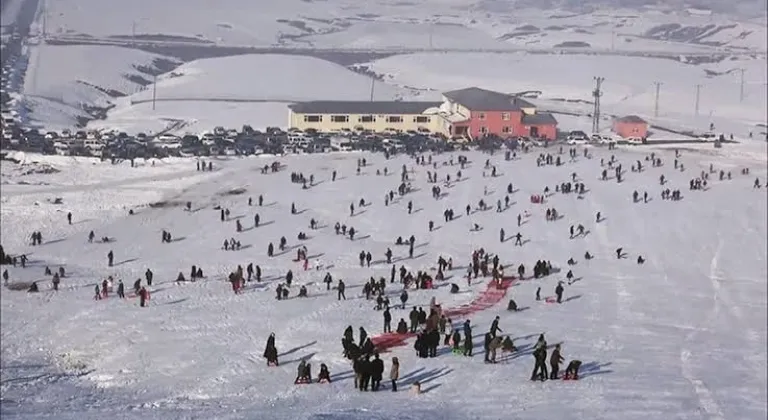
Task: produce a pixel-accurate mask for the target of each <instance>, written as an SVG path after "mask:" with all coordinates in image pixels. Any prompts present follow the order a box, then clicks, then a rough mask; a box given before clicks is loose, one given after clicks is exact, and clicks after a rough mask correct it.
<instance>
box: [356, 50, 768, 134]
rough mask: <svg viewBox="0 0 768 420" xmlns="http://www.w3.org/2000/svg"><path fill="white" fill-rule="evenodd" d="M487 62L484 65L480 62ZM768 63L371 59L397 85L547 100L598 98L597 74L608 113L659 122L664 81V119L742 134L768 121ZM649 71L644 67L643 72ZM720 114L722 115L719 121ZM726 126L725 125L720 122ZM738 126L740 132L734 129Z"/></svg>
mask: <svg viewBox="0 0 768 420" xmlns="http://www.w3.org/2000/svg"><path fill="white" fill-rule="evenodd" d="M477 63H483V65H481V66H480V65H477ZM766 66H767V64H766V61H765V60H757V59H756V60H726V61H723V62H720V63H717V64H708V65H699V66H695V65H688V64H684V63H680V62H677V61H673V60H660V59H651V58H642V57H616V56H604V57H596V56H588V55H577V56H571V55H568V56H559V55H533V54H523V53H521V54H505V55H500V54H482V53H478V54H411V55H401V56H395V57H389V58H385V59H382V60H377V61H375V62H373V63H370V64H368V67H369V68H370V69H371V70H372V71H374V72H376V73H378V74H382V75H385V80H387V81H388V82H390V83H394V84H400V85H407V86H419V87H423V88H431V89H437V90H440V91H446V90H451V89H457V88H462V87H466V86H479V87H484V88H487V89H493V90H497V91H501V92H509V93H514V92H524V91H540V92H541V93H542V94H541V98H542V99H550V100H552V99H555V100H562V99H568V100H581V101H591V100H592V98H591V93H592V90H593V89H594V80H593V77H595V76H602V77H604V78H605V81H604V83H603V88H602V90H603V96H602V98H601V103H602V110H603V113H606V114H612V115H626V114H638V115H641V116H644V117H648V118H649V119H652V117H653V111H654V108H653V107H654V98H655V86H654V82H661V83H662V84H663V85H662V87H661V89H660V97H659V116H660V117H661V118H664V119H666V120H667V121H666V122H670V121H672V122H673V123H680V122H682V121H686V120H697V121H696V124H697V125H698V129H699V130H702V129H706V127H707V126H708V125H709V123H710V122H712V121H715V122H720V121H723V120H727V121H723V123H727V122H728V121H729V122H730V123H731V124H734V123H736V126H737V127H738V128H737V129H735V130H736V132H739V133H740V134H741V135H744V134H746V131H747V130H748V127H753V126H754V125H755V124H757V123H765V121H766V115H767V114H768V96H767V94H766V80H767V79H766V74H767V73H768V67H766ZM739 68H744V69H745V73H744V81H745V87H744V92H745V97H744V102H740V98H739V91H740V82H741V79H740V74H739V71H738V69H739ZM638 69H643V71H638ZM697 84H701V85H702V87H701V96H700V104H699V115H700V118H698V119H694V111H695V106H694V105H695V99H696V86H695V85H697ZM542 106H544V107H547V108H554V109H562V110H579V111H583V112H585V113H586V112H591V111H592V106H591V105H589V104H580V105H579V104H564V103H562V102H561V101H560V102H558V101H550V102H544V103H542ZM713 118H715V119H716V120H713ZM718 125H720V124H718ZM731 130H734V129H733V128H731Z"/></svg>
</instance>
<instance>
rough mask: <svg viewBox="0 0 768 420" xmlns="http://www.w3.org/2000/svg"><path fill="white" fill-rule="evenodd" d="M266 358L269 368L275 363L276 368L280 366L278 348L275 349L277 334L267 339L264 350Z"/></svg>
mask: <svg viewBox="0 0 768 420" xmlns="http://www.w3.org/2000/svg"><path fill="white" fill-rule="evenodd" d="M264 357H265V358H266V359H267V366H269V364H270V363H274V365H275V366H277V365H278V363H277V347H275V333H272V334H270V335H269V338H267V345H266V346H265V348H264Z"/></svg>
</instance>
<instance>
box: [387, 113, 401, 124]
mask: <svg viewBox="0 0 768 420" xmlns="http://www.w3.org/2000/svg"><path fill="white" fill-rule="evenodd" d="M387 122H388V123H401V122H403V117H401V116H400V115H389V116H387Z"/></svg>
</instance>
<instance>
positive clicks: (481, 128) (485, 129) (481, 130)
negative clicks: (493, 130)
mask: <svg viewBox="0 0 768 420" xmlns="http://www.w3.org/2000/svg"><path fill="white" fill-rule="evenodd" d="M480 132H481V133H483V134H485V133H487V132H488V127H480Z"/></svg>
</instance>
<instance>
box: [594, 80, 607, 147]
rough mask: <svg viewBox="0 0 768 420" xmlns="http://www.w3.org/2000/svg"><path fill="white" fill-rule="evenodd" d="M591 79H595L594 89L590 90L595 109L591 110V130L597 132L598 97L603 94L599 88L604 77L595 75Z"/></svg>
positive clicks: (598, 120) (598, 129) (598, 122)
mask: <svg viewBox="0 0 768 420" xmlns="http://www.w3.org/2000/svg"><path fill="white" fill-rule="evenodd" d="M593 79H594V80H595V90H593V91H592V97H593V98H594V103H595V109H594V110H593V111H592V132H593V133H599V132H600V97H601V96H603V92H602V91H601V90H600V87H601V86H602V85H603V81H605V77H598V76H595V77H594V78H593Z"/></svg>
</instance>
